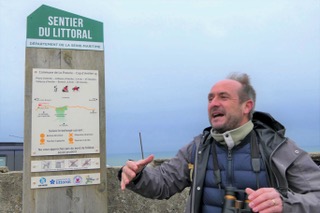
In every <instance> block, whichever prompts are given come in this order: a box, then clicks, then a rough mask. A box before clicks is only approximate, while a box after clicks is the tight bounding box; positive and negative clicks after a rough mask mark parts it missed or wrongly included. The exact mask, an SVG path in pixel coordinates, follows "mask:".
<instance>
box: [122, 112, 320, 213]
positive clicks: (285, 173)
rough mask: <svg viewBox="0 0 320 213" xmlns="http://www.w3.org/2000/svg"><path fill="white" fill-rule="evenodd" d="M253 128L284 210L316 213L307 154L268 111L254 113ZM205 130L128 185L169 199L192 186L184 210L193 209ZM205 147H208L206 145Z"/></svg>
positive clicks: (319, 198)
mask: <svg viewBox="0 0 320 213" xmlns="http://www.w3.org/2000/svg"><path fill="white" fill-rule="evenodd" d="M252 121H253V123H254V130H253V131H255V133H256V135H257V140H258V142H259V144H260V151H261V154H263V156H264V158H265V162H266V166H267V169H268V172H269V177H270V183H271V184H272V185H273V186H274V188H276V189H278V190H279V192H280V193H281V194H282V198H283V212H290V213H291V212H297V213H302V212H318V211H319V209H320V168H319V167H318V166H317V165H316V164H315V163H314V162H313V161H312V159H311V158H310V156H309V154H308V153H306V152H305V151H303V150H302V149H300V148H299V147H297V146H296V145H295V143H294V142H293V141H291V140H290V139H288V138H286V137H285V136H284V133H285V129H284V127H283V126H282V125H281V124H280V123H278V122H277V121H276V120H274V119H273V118H272V117H271V116H270V115H269V114H266V113H261V112H255V113H254V116H253V120H252ZM206 134H207V132H206V131H205V132H204V133H203V134H202V135H200V136H197V137H195V138H194V140H193V141H192V142H191V143H189V144H187V145H186V146H184V147H183V148H181V149H180V150H179V151H178V153H177V155H176V156H175V157H174V158H172V159H171V160H170V161H169V162H165V163H163V164H162V165H161V166H159V167H156V168H151V167H146V168H145V169H144V170H143V171H142V172H141V173H140V174H139V179H137V180H136V181H134V182H131V183H130V184H129V185H128V186H127V187H128V188H129V189H131V190H133V191H135V192H137V193H139V194H141V195H142V196H144V197H148V198H153V199H168V198H170V197H171V196H172V195H174V194H175V193H177V192H181V191H182V190H184V189H185V188H186V187H188V186H191V185H192V188H191V189H192V190H191V193H190V196H189V199H188V202H187V205H186V212H195V213H197V212H196V211H195V209H197V207H198V206H199V205H200V199H201V196H196V194H201V193H202V192H201V190H202V183H203V179H204V178H205V170H206V166H207V164H206V162H205V159H208V156H209V151H208V147H209V146H206V144H205V142H206V140H204V138H205V135H206ZM194 144H196V145H197V146H199V144H201V145H202V146H200V147H202V148H203V150H198V151H201V153H202V154H203V155H205V156H202V159H203V161H201V162H200V161H199V160H198V159H197V157H196V160H195V167H194V176H193V180H192V181H191V175H190V173H191V170H190V163H191V161H192V150H193V146H194ZM206 147H207V148H206Z"/></svg>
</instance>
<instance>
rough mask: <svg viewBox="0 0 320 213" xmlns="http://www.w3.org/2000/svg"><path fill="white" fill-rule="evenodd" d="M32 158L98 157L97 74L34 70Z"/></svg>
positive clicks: (95, 71) (82, 71)
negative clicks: (92, 155)
mask: <svg viewBox="0 0 320 213" xmlns="http://www.w3.org/2000/svg"><path fill="white" fill-rule="evenodd" d="M31 141H32V142H31V143H32V144H31V156H43V155H66V154H83V153H99V152H100V142H99V81H98V71H97V70H70V69H37V68H35V69H33V88H32V138H31Z"/></svg>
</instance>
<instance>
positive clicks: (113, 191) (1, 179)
mask: <svg viewBox="0 0 320 213" xmlns="http://www.w3.org/2000/svg"><path fill="white" fill-rule="evenodd" d="M3 170H5V169H3ZM118 170H119V168H118V167H111V168H107V184H108V185H107V191H106V193H107V194H108V196H107V197H108V198H107V200H106V201H105V202H107V203H108V210H104V209H101V211H100V212H92V213H104V212H108V213H120V212H121V213H145V212H146V213H158V212H161V213H169V212H170V213H177V212H183V211H184V207H185V203H186V199H187V197H188V189H186V190H185V191H183V192H182V193H180V194H176V195H174V196H173V197H171V198H170V199H169V200H162V201H161V200H151V199H147V198H143V197H141V196H139V195H137V194H135V193H133V192H131V191H129V190H125V191H122V190H120V183H119V181H118V179H117V178H116V177H117V173H118ZM22 176H23V172H22V171H21V172H17V171H16V172H6V173H1V171H0V212H1V213H2V212H4V213H20V212H22V188H23V185H22V184H23V177H22ZM78 187H81V186H78ZM64 188H65V190H66V193H68V191H70V188H71V187H64ZM53 190H54V189H53ZM41 213H44V212H41ZM47 213H57V212H49V211H48V212H47ZM66 213H81V212H79V211H73V212H66ZM83 213H84V212H83ZM86 213H90V212H86Z"/></svg>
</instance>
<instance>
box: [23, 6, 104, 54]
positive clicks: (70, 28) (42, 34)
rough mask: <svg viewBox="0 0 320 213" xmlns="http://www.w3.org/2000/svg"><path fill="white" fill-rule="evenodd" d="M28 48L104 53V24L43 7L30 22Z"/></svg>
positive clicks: (34, 14) (32, 16)
mask: <svg viewBox="0 0 320 213" xmlns="http://www.w3.org/2000/svg"><path fill="white" fill-rule="evenodd" d="M27 47H40V48H41V47H43V48H60V49H90V50H103V23H102V22H98V21H95V20H92V19H88V18H85V17H82V16H79V15H76V14H73V13H69V12H66V11H63V10H59V9H56V8H53V7H49V6H46V5H42V6H41V7H39V8H38V9H37V10H36V11H34V12H33V13H32V14H31V15H29V16H28V18H27Z"/></svg>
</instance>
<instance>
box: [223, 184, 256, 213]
mask: <svg viewBox="0 0 320 213" xmlns="http://www.w3.org/2000/svg"><path fill="white" fill-rule="evenodd" d="M240 212H241V213H242V212H243V213H244V212H252V211H251V208H250V207H249V199H248V195H247V194H246V193H245V192H244V190H237V189H235V188H234V187H227V188H226V189H225V196H224V204H223V210H222V213H240Z"/></svg>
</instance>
